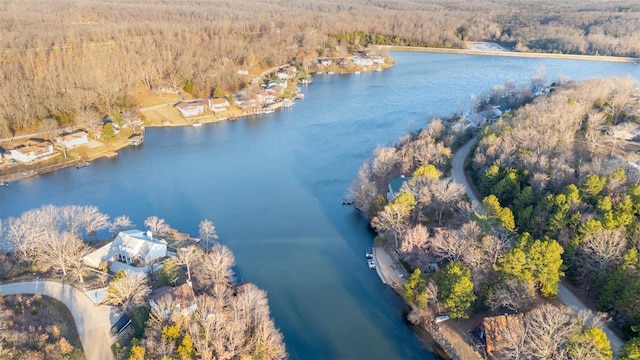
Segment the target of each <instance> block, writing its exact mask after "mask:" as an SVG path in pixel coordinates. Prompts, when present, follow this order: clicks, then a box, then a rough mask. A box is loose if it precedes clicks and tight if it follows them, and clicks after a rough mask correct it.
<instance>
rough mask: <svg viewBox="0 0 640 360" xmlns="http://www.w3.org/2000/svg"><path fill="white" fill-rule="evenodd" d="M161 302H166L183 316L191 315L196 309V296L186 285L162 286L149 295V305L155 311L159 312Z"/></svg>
mask: <svg viewBox="0 0 640 360" xmlns="http://www.w3.org/2000/svg"><path fill="white" fill-rule="evenodd" d="M161 302H167V303H168V305H171V306H172V307H175V308H176V310H178V311H179V312H180V313H181V314H182V315H184V316H187V315H191V314H193V312H194V311H196V309H197V304H196V294H195V293H194V292H193V289H192V288H191V286H190V285H189V284H188V283H185V284H182V285H180V286H176V287H172V286H163V287H161V288H159V289H156V290H154V291H153V292H152V293H151V294H149V304H150V305H151V307H152V308H155V309H156V311H161V310H160V306H159V304H160V303H161ZM165 310H166V311H169V309H165ZM167 315H168V314H167Z"/></svg>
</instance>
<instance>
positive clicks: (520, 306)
mask: <svg viewBox="0 0 640 360" xmlns="http://www.w3.org/2000/svg"><path fill="white" fill-rule="evenodd" d="M534 295H535V286H534V284H533V283H532V282H527V281H522V280H505V281H502V282H499V283H497V284H495V285H493V286H491V287H490V288H489V292H488V294H487V298H486V299H485V304H486V305H487V306H488V307H489V308H490V309H491V311H493V312H497V311H498V310H500V309H503V308H506V309H509V310H511V311H515V312H520V311H522V310H525V309H526V308H527V307H528V306H529V305H530V304H531V302H532V300H533V296H534Z"/></svg>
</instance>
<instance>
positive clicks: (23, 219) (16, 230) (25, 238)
mask: <svg viewBox="0 0 640 360" xmlns="http://www.w3.org/2000/svg"><path fill="white" fill-rule="evenodd" d="M30 214H31V213H30V212H29V211H27V212H25V213H23V214H22V216H20V217H18V218H13V217H11V218H9V219H7V230H6V237H5V239H6V242H7V245H6V247H7V248H8V249H10V251H11V252H12V253H14V254H16V255H18V257H19V258H20V259H21V260H24V261H32V260H33V258H32V257H31V256H30V255H31V254H32V253H33V250H34V248H35V245H36V242H35V241H33V239H34V238H35V237H36V236H39V235H38V233H39V230H38V229H37V228H36V227H35V224H36V222H33V221H32V220H35V219H34V218H33V217H32V216H29V215H30Z"/></svg>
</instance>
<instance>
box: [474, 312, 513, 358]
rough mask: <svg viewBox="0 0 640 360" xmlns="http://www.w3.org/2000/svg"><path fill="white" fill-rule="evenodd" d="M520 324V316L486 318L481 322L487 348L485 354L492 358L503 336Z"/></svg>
mask: <svg viewBox="0 0 640 360" xmlns="http://www.w3.org/2000/svg"><path fill="white" fill-rule="evenodd" d="M521 323H522V316H521V315H507V314H505V315H499V316H492V317H486V318H484V319H483V320H482V329H483V331H484V339H485V343H486V347H487V354H488V355H489V357H491V358H492V357H493V355H494V352H495V350H496V349H497V348H499V346H500V343H501V342H503V341H504V336H503V334H504V333H505V332H508V331H510V329H511V327H513V326H516V325H519V324H521Z"/></svg>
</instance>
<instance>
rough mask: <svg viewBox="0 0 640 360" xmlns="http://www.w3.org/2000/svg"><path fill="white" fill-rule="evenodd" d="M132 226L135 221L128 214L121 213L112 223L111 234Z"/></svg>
mask: <svg viewBox="0 0 640 360" xmlns="http://www.w3.org/2000/svg"><path fill="white" fill-rule="evenodd" d="M132 226H133V222H131V219H130V218H129V217H128V216H127V215H120V216H118V217H116V218H115V219H113V222H112V223H111V226H110V230H111V235H113V236H115V235H116V234H117V233H118V232H120V231H122V230H126V229H128V228H130V227H132Z"/></svg>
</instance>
